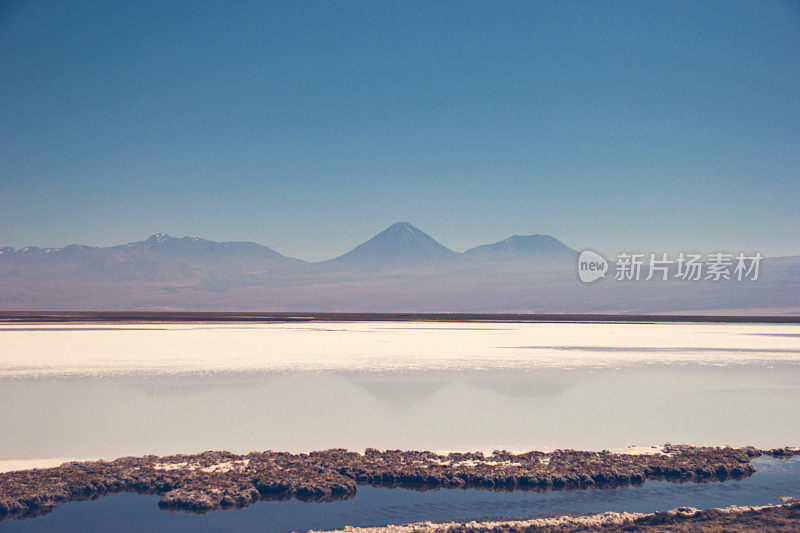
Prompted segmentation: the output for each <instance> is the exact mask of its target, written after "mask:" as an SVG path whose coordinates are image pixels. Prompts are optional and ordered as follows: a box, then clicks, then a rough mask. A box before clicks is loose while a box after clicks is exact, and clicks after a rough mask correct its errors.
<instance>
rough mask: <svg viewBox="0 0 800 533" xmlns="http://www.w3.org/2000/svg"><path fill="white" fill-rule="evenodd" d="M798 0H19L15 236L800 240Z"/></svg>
mask: <svg viewBox="0 0 800 533" xmlns="http://www.w3.org/2000/svg"><path fill="white" fill-rule="evenodd" d="M798 206H800V3H798V2H768V1H767V2H762V1H759V2H728V1H726V2H697V3H694V2H693V3H689V2H685V3H684V2H572V3H570V2H567V3H560V2H420V3H418V2H397V3H392V2H388V1H387V2H336V3H334V2H302V1H297V2H265V3H255V2H253V3H251V2H219V3H215V2H163V3H156V2H153V3H148V2H127V3H126V2H68V1H63V2H14V1H11V2H8V1H6V2H3V4H2V5H1V6H0V245H4V246H15V247H21V246H27V245H42V246H62V245H66V244H69V243H74V242H77V243H83V244H92V245H110V244H117V243H120V242H128V241H133V240H141V239H144V238H145V237H147V236H148V235H150V234H152V233H156V232H161V231H163V232H167V233H170V234H172V235H177V236H183V235H197V236H201V237H205V238H208V239H213V240H253V241H257V242H261V243H263V244H267V245H268V246H271V247H273V248H275V249H277V250H278V251H280V252H282V253H285V254H287V255H292V256H296V257H302V258H305V259H324V258H328V257H332V256H334V255H338V254H340V253H343V252H345V251H347V250H348V249H350V248H351V247H353V246H355V245H356V244H358V243H360V242H361V241H363V240H366V239H367V238H369V237H370V236H372V235H373V234H375V233H377V232H378V231H380V230H381V229H383V228H384V227H386V226H388V225H389V224H391V223H393V222H395V221H398V220H408V221H410V222H412V223H414V224H415V225H417V226H418V227H420V228H421V229H423V230H424V231H426V232H428V233H429V234H430V235H431V236H433V237H434V238H436V239H437V240H439V241H440V242H442V243H443V244H445V245H447V246H450V247H451V248H454V249H456V250H459V251H461V250H464V249H466V248H468V247H471V246H474V245H476V244H483V243H487V242H493V241H497V240H500V239H503V238H505V237H507V236H508V235H511V234H531V233H548V234H552V235H554V236H555V237H557V238H559V239H561V240H562V241H564V242H566V243H567V244H569V245H571V246H573V247H575V248H584V247H591V248H594V249H598V250H601V251H605V252H606V253H608V254H612V253H616V252H617V251H619V250H637V251H643V252H650V251H665V252H670V251H676V252H677V251H682V250H687V251H688V250H695V251H702V252H712V251H716V250H729V251H739V250H742V251H761V252H762V253H766V254H768V255H797V254H800V208H799V207H798Z"/></svg>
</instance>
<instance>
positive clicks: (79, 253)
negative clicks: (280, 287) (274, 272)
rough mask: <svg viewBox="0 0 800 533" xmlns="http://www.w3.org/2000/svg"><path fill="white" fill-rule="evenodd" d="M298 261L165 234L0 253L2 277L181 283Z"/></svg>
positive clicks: (262, 249)
mask: <svg viewBox="0 0 800 533" xmlns="http://www.w3.org/2000/svg"><path fill="white" fill-rule="evenodd" d="M302 263H304V262H303V261H300V260H299V259H293V258H290V257H286V256H283V255H281V254H279V253H278V252H276V251H274V250H272V249H270V248H267V247H266V246H262V245H260V244H256V243H254V242H214V241H208V240H205V239H200V238H197V237H181V238H176V237H171V236H170V235H167V234H166V233H157V234H155V235H151V236H150V237H149V238H148V239H146V240H144V241H137V242H131V243H128V244H121V245H117V246H111V247H107V248H98V247H93V246H79V245H75V244H73V245H70V246H65V247H64V248H36V247H28V248H22V249H19V250H14V249H11V248H4V249H2V250H0V276H2V275H4V274H5V275H7V276H8V275H11V276H14V277H28V276H36V275H39V276H45V277H48V278H51V279H53V278H54V279H59V278H79V279H90V280H91V279H103V280H109V279H110V280H136V279H139V280H146V279H157V278H161V279H185V278H191V277H194V276H202V275H203V274H204V273H205V272H207V271H221V272H244V271H250V270H254V269H255V270H260V269H269V268H275V267H282V266H289V265H298V264H302Z"/></svg>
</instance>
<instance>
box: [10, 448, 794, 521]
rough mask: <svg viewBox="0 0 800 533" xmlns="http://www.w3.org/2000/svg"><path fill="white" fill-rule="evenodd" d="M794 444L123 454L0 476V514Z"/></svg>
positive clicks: (633, 474)
mask: <svg viewBox="0 0 800 533" xmlns="http://www.w3.org/2000/svg"><path fill="white" fill-rule="evenodd" d="M765 453H766V454H769V455H773V456H776V457H785V456H791V455H795V454H798V453H800V450H797V449H789V448H784V449H775V450H767V451H765V450H758V449H756V448H753V447H746V448H729V447H725V448H715V447H693V446H684V445H671V444H666V445H664V446H663V447H662V448H661V450H660V451H658V452H657V453H649V454H630V453H613V452H609V451H602V452H585V451H575V450H555V451H553V452H549V453H545V452H538V451H531V452H527V453H521V454H514V453H511V452H507V451H495V452H494V453H492V454H489V455H487V454H484V453H482V452H473V453H450V454H446V455H445V454H437V453H434V452H429V451H401V450H386V451H379V450H376V449H367V450H366V451H365V452H364V453H363V454H361V453H356V452H350V451H347V450H344V449H332V450H326V451H319V452H311V453H308V454H292V453H286V452H273V451H266V452H251V453H249V454H245V455H237V454H233V453H230V452H204V453H201V454H196V455H173V456H167V457H157V456H154V455H150V456H145V457H123V458H120V459H116V460H114V461H91V462H72V463H66V464H63V465H61V466H59V467H56V468H41V469H33V470H20V471H13V472H5V473H0V519H2V518H14V517H15V518H21V517H27V516H35V515H38V514H43V513H47V512H49V511H50V510H52V509H53V508H54V507H55V506H57V505H58V504H60V503H65V502H69V501H75V500H85V499H94V498H98V497H100V496H103V495H107V494H114V493H118V492H136V493H139V494H158V495H160V496H161V501H160V502H159V505H160V506H161V507H162V508H166V509H172V510H183V511H189V512H197V513H203V512H208V511H211V510H214V509H220V508H228V507H246V506H248V505H250V504H252V503H255V502H257V501H259V500H283V499H289V498H298V499H301V500H307V501H330V500H337V499H347V498H352V497H353V496H355V494H356V490H357V486H358V485H374V486H384V487H393V486H403V487H412V488H417V489H423V490H424V489H438V488H459V487H461V488H480V489H489V490H539V491H542V490H552V489H580V488H584V487H591V486H595V485H602V486H621V485H629V484H640V483H643V482H644V481H645V480H648V479H667V480H674V481H704V480H710V479H727V478H731V477H733V478H735V477H743V476H747V475H750V474H752V473H753V472H754V471H755V469H754V467H753V466H752V465H751V464H750V461H751V459H753V458H754V457H758V456H760V455H762V454H765Z"/></svg>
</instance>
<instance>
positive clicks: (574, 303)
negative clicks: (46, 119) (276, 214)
mask: <svg viewBox="0 0 800 533" xmlns="http://www.w3.org/2000/svg"><path fill="white" fill-rule="evenodd" d="M577 257H578V252H577V251H576V250H574V249H572V248H570V247H569V246H567V245H565V244H564V243H562V242H560V241H559V240H557V239H556V238H554V237H552V236H549V235H524V236H521V235H513V236H511V237H508V238H507V239H504V240H502V241H499V242H495V243H491V244H485V245H481V246H476V247H474V248H471V249H469V250H467V251H466V252H463V253H459V252H456V251H454V250H451V249H449V248H447V247H446V246H443V245H442V244H440V243H438V242H437V241H436V240H434V239H433V238H431V237H430V236H429V235H427V234H426V233H424V232H423V231H421V230H420V229H418V228H416V227H414V226H413V225H412V224H410V223H408V222H398V223H396V224H393V225H392V226H390V227H388V228H386V229H385V230H383V231H382V232H380V233H378V234H377V235H375V236H374V237H373V238H371V239H370V240H368V241H366V242H364V243H363V244H360V245H358V246H356V247H355V248H353V249H352V250H350V251H349V252H347V253H345V254H343V255H340V256H338V257H335V258H333V259H329V260H327V261H319V262H307V261H303V260H301V259H296V258H291V257H287V256H284V255H282V254H280V253H279V252H277V251H275V250H273V249H271V248H268V247H266V246H262V245H260V244H256V243H253V242H214V241H209V240H205V239H201V238H198V237H171V236H169V235H167V234H165V233H158V234H155V235H152V236H150V237H149V238H147V239H145V240H143V241H138V242H132V243H128V244H121V245H117V246H111V247H104V248H101V247H92V246H80V245H70V246H66V247H63V248H37V247H27V248H22V249H13V248H2V249H0V310H9V311H13V310H212V311H214V310H218V311H223V310H233V311H246V310H258V311H312V312H313V311H353V312H358V311H362V312H414V311H419V312H541V313H631V314H648V313H683V314H686V313H689V314H691V313H696V314H703V313H705V314H767V315H780V314H800V257H784V258H770V259H768V260H765V261H764V264H763V268H762V273H761V277H760V279H759V280H758V281H757V282H750V283H735V282H726V283H712V282H706V281H699V282H677V281H674V280H672V281H665V282H644V281H642V282H629V283H625V282H615V281H614V280H611V279H606V280H601V281H598V282H596V283H592V284H585V283H581V282H580V281H579V280H578V277H577V270H576V264H577V261H576V259H577ZM612 269H613V265H612ZM610 277H613V276H610Z"/></svg>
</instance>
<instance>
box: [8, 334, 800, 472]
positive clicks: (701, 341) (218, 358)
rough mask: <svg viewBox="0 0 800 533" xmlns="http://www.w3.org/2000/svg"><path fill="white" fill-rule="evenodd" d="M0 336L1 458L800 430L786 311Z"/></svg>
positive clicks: (611, 440)
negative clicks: (620, 319)
mask: <svg viewBox="0 0 800 533" xmlns="http://www.w3.org/2000/svg"><path fill="white" fill-rule="evenodd" d="M0 346H2V350H1V351H0V417H2V420H3V429H4V431H2V432H0V467H2V466H3V465H4V464H5V465H6V466H8V465H9V464H10V463H9V461H16V460H22V459H35V460H38V459H42V458H94V457H108V458H112V457H118V456H122V455H144V454H150V453H155V454H159V455H162V454H169V453H190V452H199V451H203V450H208V449H217V450H221V449H226V450H230V451H233V452H239V453H245V452H248V451H251V450H265V449H273V450H288V451H307V450H313V449H326V448H332V447H343V448H349V449H354V450H363V449H364V448H366V447H370V446H372V447H378V448H406V449H432V450H464V449H467V450H473V449H486V450H492V449H496V448H505V449H512V450H529V449H541V450H547V449H552V448H580V449H604V448H605V449H615V448H619V447H623V446H627V445H630V444H638V445H652V444H662V443H664V442H667V441H670V442H680V443H689V444H698V445H699V444H713V445H721V444H731V445H747V444H752V445H755V446H759V447H774V446H785V445H798V444H800V326H797V325H764V324H618V323H617V324H594V323H593V324H586V323H582V324H516V323H496V324H475V323H465V324H452V323H447V324H441V323H398V322H393V323H325V324H311V325H309V324H269V325H264V326H260V325H246V326H238V325H203V326H196V325H164V324H151V325H136V326H108V325H106V326H52V325H48V326H41V325H27V326H25V325H14V326H0ZM33 464H35V463H33Z"/></svg>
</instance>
